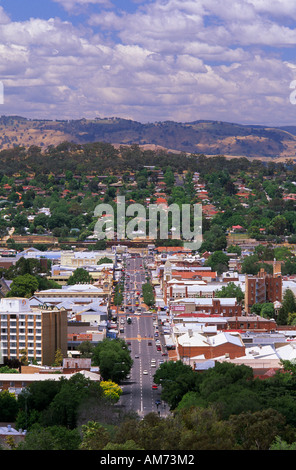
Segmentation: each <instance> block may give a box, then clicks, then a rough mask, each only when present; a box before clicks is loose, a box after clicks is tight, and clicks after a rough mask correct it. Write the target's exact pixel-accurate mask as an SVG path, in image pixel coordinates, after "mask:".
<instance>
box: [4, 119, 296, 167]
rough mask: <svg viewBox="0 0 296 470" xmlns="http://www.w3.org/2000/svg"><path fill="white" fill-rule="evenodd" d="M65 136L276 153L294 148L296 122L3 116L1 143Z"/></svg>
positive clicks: (56, 140)
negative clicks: (295, 124) (287, 124)
mask: <svg viewBox="0 0 296 470" xmlns="http://www.w3.org/2000/svg"><path fill="white" fill-rule="evenodd" d="M63 141H69V142H75V143H77V144H85V143H93V142H106V143H110V144H112V143H117V144H124V145H133V144H138V145H143V146H159V147H163V148H167V149H172V150H174V151H179V152H186V153H205V154H207V155H219V154H224V155H230V156H237V155H241V156H246V157H248V158H249V157H250V158H257V157H260V158H267V159H268V158H270V157H272V158H276V157H284V158H286V156H287V155H289V154H290V153H291V148H293V144H294V142H295V127H293V126H290V127H287V128H280V127H278V128H270V127H264V126H253V125H240V124H236V123H229V122H222V121H207V120H200V121H194V122H184V123H182V122H174V121H164V122H154V123H145V124H144V123H140V122H137V121H132V120H130V119H122V118H116V117H113V118H95V119H77V120H46V119H32V120H31V119H26V118H23V117H19V116H2V117H0V149H4V148H7V149H9V148H13V147H14V146H24V147H26V148H27V147H29V146H32V145H33V146H39V147H42V148H43V149H47V148H48V147H49V146H50V145H51V144H54V145H59V144H60V143H62V142H63Z"/></svg>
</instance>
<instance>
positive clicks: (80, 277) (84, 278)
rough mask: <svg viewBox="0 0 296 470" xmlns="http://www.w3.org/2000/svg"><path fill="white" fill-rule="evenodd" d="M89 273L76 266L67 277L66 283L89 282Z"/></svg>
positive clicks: (90, 280) (90, 278)
mask: <svg viewBox="0 0 296 470" xmlns="http://www.w3.org/2000/svg"><path fill="white" fill-rule="evenodd" d="M92 280H93V279H92V277H91V275H90V274H89V273H88V272H87V271H86V270H85V269H83V268H77V269H75V271H74V272H73V274H72V276H70V277H69V279H68V281H67V284H68V285H74V284H79V283H83V284H90V283H91V282H92Z"/></svg>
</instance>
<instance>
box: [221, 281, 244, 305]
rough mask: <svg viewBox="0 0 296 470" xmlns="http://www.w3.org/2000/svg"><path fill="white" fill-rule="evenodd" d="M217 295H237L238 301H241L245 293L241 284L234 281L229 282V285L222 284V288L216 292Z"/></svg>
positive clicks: (229, 296)
mask: <svg viewBox="0 0 296 470" xmlns="http://www.w3.org/2000/svg"><path fill="white" fill-rule="evenodd" d="M215 297H218V298H221V297H228V298H231V297H232V298H233V297H235V298H236V299H237V301H238V302H241V301H242V300H243V299H244V297H245V295H244V293H243V291H242V289H241V287H240V286H237V285H236V284H234V282H229V283H228V284H227V286H222V287H221V289H219V290H217V291H216V292H215Z"/></svg>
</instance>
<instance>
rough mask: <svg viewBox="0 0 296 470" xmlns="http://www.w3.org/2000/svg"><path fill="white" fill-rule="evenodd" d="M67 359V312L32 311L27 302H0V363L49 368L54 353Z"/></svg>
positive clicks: (7, 298)
mask: <svg viewBox="0 0 296 470" xmlns="http://www.w3.org/2000/svg"><path fill="white" fill-rule="evenodd" d="M58 349H60V350H61V352H62V355H63V356H64V357H66V356H67V311H66V310H65V309H64V308H61V309H58V308H57V307H45V308H44V306H43V307H41V308H40V309H34V310H32V309H31V307H30V304H29V300H28V299H25V298H18V297H6V298H2V299H1V300H0V353H1V356H2V360H4V358H7V359H18V360H21V358H22V356H23V355H24V351H25V352H26V355H27V358H28V360H29V361H30V360H36V361H37V363H39V364H41V365H52V364H53V363H54V360H55V354H56V351H57V350H58Z"/></svg>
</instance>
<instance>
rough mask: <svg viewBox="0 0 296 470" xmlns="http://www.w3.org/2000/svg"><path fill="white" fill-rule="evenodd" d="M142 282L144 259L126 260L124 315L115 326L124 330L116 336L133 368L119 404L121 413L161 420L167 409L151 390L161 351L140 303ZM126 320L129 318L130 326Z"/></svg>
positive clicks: (157, 391)
mask: <svg viewBox="0 0 296 470" xmlns="http://www.w3.org/2000/svg"><path fill="white" fill-rule="evenodd" d="M145 282H146V274H145V258H143V257H135V258H132V257H128V258H127V259H126V267H125V292H124V310H125V313H124V314H121V315H119V322H120V326H121V328H122V329H123V330H124V332H122V333H121V334H120V336H121V337H122V338H123V339H124V340H125V341H126V342H127V344H128V345H129V348H130V351H131V356H132V359H133V361H134V364H133V367H132V370H131V374H130V378H129V379H128V380H127V381H125V382H124V384H123V385H122V388H123V395H122V396H121V399H120V404H121V405H122V406H124V408H125V411H129V410H133V411H135V412H137V413H138V414H139V415H140V416H141V417H143V416H144V415H145V414H147V413H149V412H152V411H153V412H158V413H159V414H160V416H164V414H166V412H167V411H168V407H165V404H164V403H162V402H161V400H160V389H159V388H158V387H156V386H155V384H154V382H153V375H154V373H155V371H156V370H157V367H158V366H159V365H160V364H161V362H163V361H164V359H165V356H163V355H162V354H163V352H164V350H163V348H162V349H160V350H158V349H157V344H156V341H157V340H158V341H159V339H158V337H155V334H157V333H156V332H157V331H158V325H157V321H156V320H155V318H156V317H155V315H153V314H152V313H150V312H149V310H147V308H146V307H145V306H144V305H143V301H142V299H141V294H142V284H144V283H145ZM128 317H130V318H131V323H130V324H129V323H128V322H127V318H128ZM153 318H154V319H153ZM121 331H122V330H121ZM158 402H159V404H158Z"/></svg>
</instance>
